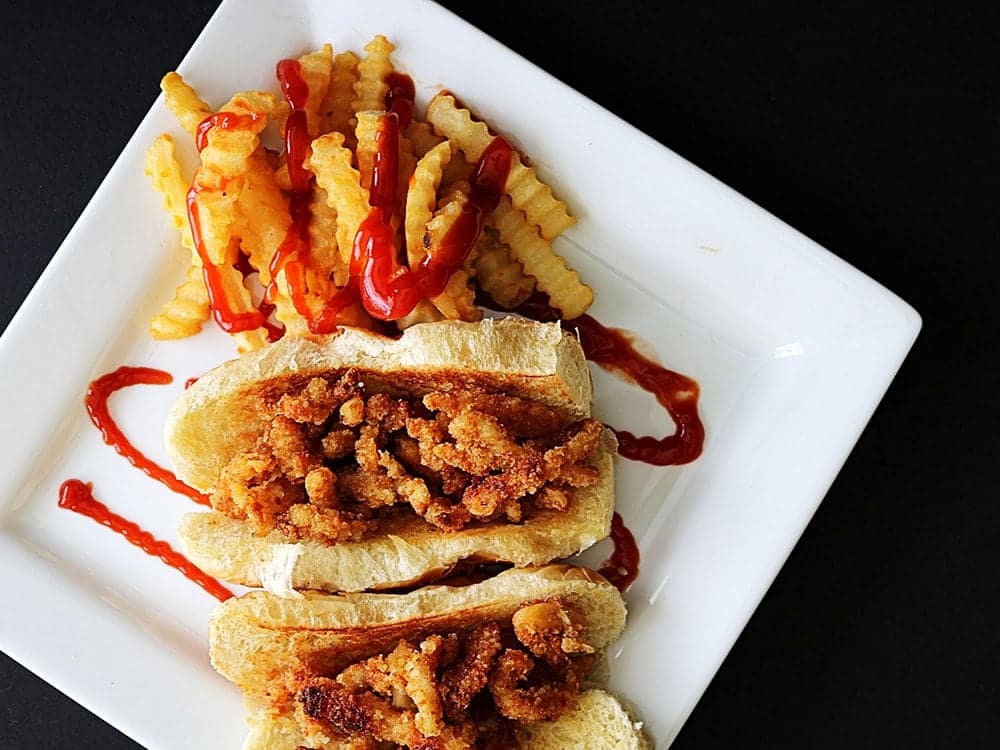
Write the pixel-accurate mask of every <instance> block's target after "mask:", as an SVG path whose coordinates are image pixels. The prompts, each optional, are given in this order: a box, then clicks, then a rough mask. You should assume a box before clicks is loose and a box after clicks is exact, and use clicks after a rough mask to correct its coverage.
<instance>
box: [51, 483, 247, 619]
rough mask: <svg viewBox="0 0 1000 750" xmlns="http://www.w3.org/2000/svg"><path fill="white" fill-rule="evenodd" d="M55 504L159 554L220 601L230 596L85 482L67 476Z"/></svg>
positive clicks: (223, 588) (150, 553)
mask: <svg viewBox="0 0 1000 750" xmlns="http://www.w3.org/2000/svg"><path fill="white" fill-rule="evenodd" d="M59 507H60V508H65V509H66V510H71V511H73V512H74V513H79V514H80V515H84V516H87V517H88V518H92V519H94V520H95V521H97V523H99V524H101V525H102V526H107V527H108V528H109V529H111V530H112V531H114V532H115V533H116V534H121V535H122V536H123V537H125V539H126V540H127V541H128V542H129V544H133V545H135V546H136V547H138V548H139V549H141V550H142V551H143V552H145V553H146V554H147V555H152V556H153V557H158V558H160V559H161V560H162V561H163V562H165V563H166V564H167V565H169V566H170V567H171V568H174V569H176V570H178V571H180V572H181V573H183V574H184V575H185V576H187V578H189V579H190V580H192V581H194V582H195V583H197V584H198V585H199V586H201V587H202V588H203V589H205V591H207V592H208V593H209V594H211V595H212V596H214V597H215V598H216V599H218V600H219V601H220V602H224V601H226V600H227V599H231V598H232V597H233V592H232V591H230V590H229V589H227V588H226V587H225V586H223V585H222V584H221V583H219V582H218V581H217V580H215V579H214V578H212V576H210V575H208V574H207V573H205V572H204V571H203V570H202V569H201V568H199V567H198V566H197V565H195V564H194V563H193V562H191V561H190V560H188V559H187V558H186V557H184V555H182V554H181V553H180V552H178V551H177V550H175V549H174V548H173V547H171V546H170V545H169V544H168V543H167V542H164V541H163V540H161V539H157V538H156V537H154V536H153V535H152V534H150V533H149V532H148V531H144V530H143V529H142V528H140V527H139V525H138V524H136V523H134V522H132V521H129V520H128V519H127V518H123V517H122V516H119V515H118V514H117V513H112V512H111V510H110V509H109V508H108V506H106V505H105V504H104V503H102V502H100V501H98V500H97V499H96V498H95V497H94V495H93V492H92V489H91V486H90V485H89V484H84V483H83V482H81V481H80V480H79V479H68V480H66V481H65V482H63V483H62V486H61V487H60V488H59Z"/></svg>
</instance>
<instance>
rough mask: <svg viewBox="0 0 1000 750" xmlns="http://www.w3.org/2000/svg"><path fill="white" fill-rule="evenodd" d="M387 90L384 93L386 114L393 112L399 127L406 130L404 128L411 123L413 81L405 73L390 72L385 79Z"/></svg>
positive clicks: (413, 93)
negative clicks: (397, 119)
mask: <svg viewBox="0 0 1000 750" xmlns="http://www.w3.org/2000/svg"><path fill="white" fill-rule="evenodd" d="M385 83H386V85H387V86H388V87H389V90H388V91H386V93H385V110H386V112H395V113H396V116H397V117H398V118H399V127H401V128H402V129H403V130H406V127H407V126H408V125H409V124H410V123H411V122H413V112H414V109H415V107H414V104H413V100H414V98H415V97H416V90H415V89H414V87H413V79H412V78H410V77H409V76H408V75H406V74H405V73H397V72H396V71H393V72H391V73H390V74H389V75H388V76H386V79H385Z"/></svg>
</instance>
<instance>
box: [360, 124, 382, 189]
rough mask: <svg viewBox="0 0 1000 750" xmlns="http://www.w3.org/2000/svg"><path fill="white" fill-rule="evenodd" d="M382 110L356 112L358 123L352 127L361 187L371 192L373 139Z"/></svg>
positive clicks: (373, 159) (373, 154)
mask: <svg viewBox="0 0 1000 750" xmlns="http://www.w3.org/2000/svg"><path fill="white" fill-rule="evenodd" d="M383 114H385V111H384V110H365V111H364V112H358V121H357V123H356V124H355V126H354V134H355V136H356V137H357V139H358V140H357V146H356V147H355V150H354V154H355V156H356V157H357V160H358V173H359V174H360V175H361V186H362V187H363V188H365V189H366V190H371V186H372V164H373V163H374V161H375V138H376V137H377V136H378V127H379V119H380V118H381V117H382V115H383Z"/></svg>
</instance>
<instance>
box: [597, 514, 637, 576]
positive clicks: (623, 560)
mask: <svg viewBox="0 0 1000 750" xmlns="http://www.w3.org/2000/svg"><path fill="white" fill-rule="evenodd" d="M611 541H612V542H614V545H615V548H614V551H613V552H612V553H611V557H609V558H608V559H607V560H606V561H605V562H604V565H602V566H601V569H600V570H598V571H597V572H598V573H600V574H601V575H602V576H604V577H605V578H607V579H608V583H610V584H612V585H613V586H614V587H615V588H617V589H618V590H619V591H625V589H627V588H628V587H629V586H631V585H632V583H633V582H634V581H635V579H636V578H638V577H639V546H638V545H637V544H636V543H635V537H634V536H632V532H631V531H629V530H628V527H627V526H625V522H624V521H623V520H622V517H621V516H620V515H619V514H618V513H615V514H614V515H613V516H612V517H611Z"/></svg>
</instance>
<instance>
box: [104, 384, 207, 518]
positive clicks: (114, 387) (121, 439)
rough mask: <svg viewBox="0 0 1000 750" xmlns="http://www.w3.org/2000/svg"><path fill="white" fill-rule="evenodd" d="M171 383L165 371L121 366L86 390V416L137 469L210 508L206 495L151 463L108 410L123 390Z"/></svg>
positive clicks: (107, 441) (156, 464)
mask: <svg viewBox="0 0 1000 750" xmlns="http://www.w3.org/2000/svg"><path fill="white" fill-rule="evenodd" d="M172 382H173V376H172V375H171V374H170V373H169V372H164V371H163V370H154V369H152V368H150V367H119V368H118V369H117V370H115V371H114V372H109V373H108V374H107V375H102V376H101V377H99V378H98V379H97V380H95V381H93V382H92V383H91V384H90V386H89V387H88V388H87V397H86V399H85V400H84V403H85V404H86V407H87V414H89V415H90V421H91V422H93V423H94V426H95V427H96V428H97V429H98V430H100V431H101V437H102V438H104V442H105V443H107V444H108V445H110V446H111V447H112V448H114V449H115V451H117V453H118V454H119V455H120V456H122V457H124V458H125V459H126V460H127V461H128V462H129V463H130V464H132V465H133V466H134V467H136V468H137V469H139V470H140V471H142V472H143V473H145V474H146V475H147V476H149V477H152V478H153V479H155V480H156V481H157V482H161V483H163V484H165V485H166V486H167V487H169V488H170V489H172V490H173V491H174V492H177V493H180V494H181V495H186V496H187V497H189V498H191V499H192V500H194V501H195V502H196V503H200V504H202V505H210V504H211V503H210V502H209V499H208V496H207V495H205V494H203V493H201V492H199V491H198V490H196V489H195V488H194V487H190V486H188V485H187V484H185V483H184V482H182V481H181V480H180V479H178V478H177V477H176V476H175V475H174V473H173V472H172V471H170V470H169V469H165V468H164V467H162V466H160V465H159V464H158V463H156V462H154V461H151V460H150V459H149V458H147V457H146V456H145V455H143V454H142V452H141V451H139V449H138V448H136V447H135V446H134V445H132V443H131V441H129V439H128V438H127V437H125V433H123V432H122V431H121V428H120V427H119V426H118V424H117V423H116V422H115V420H114V418H113V417H112V416H111V412H110V411H109V409H108V398H109V397H110V396H111V394H112V393H114V392H115V391H119V390H121V389H122V388H127V387H128V386H131V385H139V384H142V385H168V384H169V383H172Z"/></svg>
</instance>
